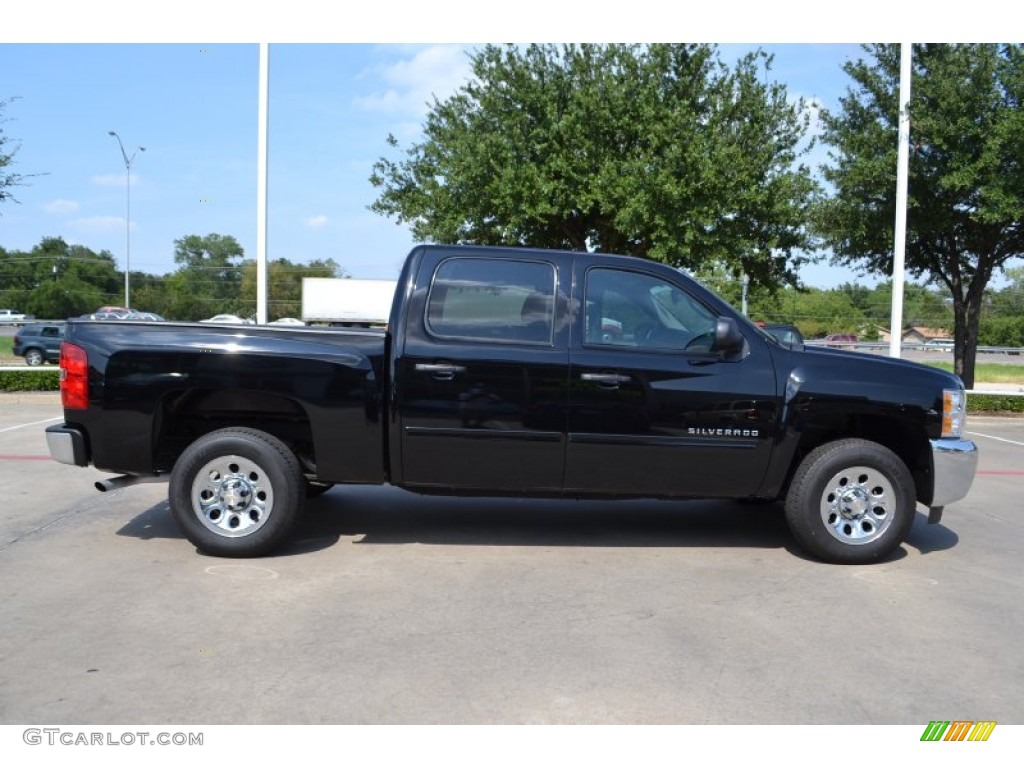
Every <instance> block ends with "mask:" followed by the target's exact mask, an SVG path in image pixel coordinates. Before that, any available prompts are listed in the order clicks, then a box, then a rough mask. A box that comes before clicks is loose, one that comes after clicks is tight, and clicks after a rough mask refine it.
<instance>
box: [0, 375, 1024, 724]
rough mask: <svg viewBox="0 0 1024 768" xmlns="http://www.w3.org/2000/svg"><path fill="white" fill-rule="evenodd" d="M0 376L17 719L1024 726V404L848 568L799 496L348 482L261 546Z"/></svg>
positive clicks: (3, 682) (11, 683)
mask: <svg viewBox="0 0 1024 768" xmlns="http://www.w3.org/2000/svg"><path fill="white" fill-rule="evenodd" d="M59 416H60V412H59V407H58V404H57V401H56V398H55V397H54V396H53V395H49V394H46V395H35V394H33V395H6V396H0V482H2V486H0V487H2V488H3V489H4V502H5V503H4V504H3V510H4V514H3V515H2V516H0V723H3V724H21V723H64V724H69V725H71V724H92V723H140V724H162V723H181V724H190V723H197V724H229V723H313V724H316V723H335V724H366V723H402V724H420V723H422V724H436V723H535V724H543V723H562V724H570V723H599V724H601V723H672V724H715V723H731V724H746V723H750V724H762V723H763V724H780V723H811V724H875V723H888V724H907V725H909V724H921V726H922V727H923V726H924V725H925V724H927V723H928V722H929V721H931V720H935V719H944V720H956V719H966V720H982V719H986V720H996V721H999V722H1000V723H1022V722H1024V686H1022V685H1021V684H1020V681H1021V680H1024V655H1022V654H1021V652H1020V638H1021V637H1022V634H1024V632H1022V630H1024V610H1022V601H1021V595H1022V594H1024V570H1022V569H1021V554H1022V548H1024V524H1022V520H1021V503H1020V497H1021V491H1022V484H1024V419H1001V418H974V419H971V420H970V421H969V423H968V430H969V432H970V433H971V434H972V437H973V439H975V440H976V441H977V442H978V443H979V445H980V447H981V450H982V453H981V464H980V473H979V475H978V477H977V480H976V482H975V487H974V488H973V489H972V492H971V494H970V495H969V496H968V498H967V499H966V500H964V501H962V502H960V503H957V504H954V505H951V506H950V507H948V508H947V510H946V515H945V518H944V519H943V522H942V524H941V525H938V526H928V525H927V524H926V522H925V517H924V515H923V514H919V515H918V519H917V521H916V522H915V524H914V527H913V529H912V531H911V534H910V537H909V541H908V542H907V544H906V546H904V547H903V548H902V550H901V551H900V553H899V554H898V555H897V556H896V557H894V558H893V559H892V560H890V561H888V562H885V563H882V564H879V565H875V566H870V567H861V566H857V567H841V566H834V565H824V564H821V563H818V562H816V561H813V560H810V559H808V558H806V557H805V556H804V555H803V554H802V553H801V552H799V551H798V550H797V549H796V548H795V545H794V544H793V543H792V541H791V539H790V536H789V534H788V532H787V530H786V526H785V523H784V521H783V519H782V516H781V513H780V511H779V509H778V508H777V507H769V508H756V507H750V506H745V505H738V504H734V503H726V502H688V503H666V502H643V503H637V502H622V503H593V502H577V501H565V502H550V501H540V502H537V501H527V500H522V499H509V500H504V501H479V500H464V499H461V500H449V499H430V498H418V497H415V496H412V495H410V494H407V493H404V492H401V491H398V490H395V489H391V488H369V489H366V488H364V489H359V488H345V489H338V488H336V489H334V490H332V491H331V492H329V493H327V494H326V495H324V496H323V497H322V498H320V499H318V500H316V501H314V502H312V503H311V504H310V505H309V508H308V514H307V516H306V518H305V519H304V521H303V523H302V525H301V529H300V531H299V534H298V537H297V540H296V541H295V543H294V544H293V545H292V546H290V547H289V548H288V549H287V550H286V551H284V552H282V553H281V554H279V555H277V556H274V557H268V558H264V559H260V560H251V561H232V560H223V559H218V558H212V557H207V556H203V555H200V554H198V553H197V552H196V551H195V549H194V548H193V547H192V546H191V545H190V544H189V543H188V542H187V541H186V540H185V539H184V538H182V537H181V535H180V534H179V533H178V531H177V529H176V528H175V526H174V523H173V521H172V520H171V519H170V516H169V512H168V509H167V504H166V501H165V493H166V487H165V486H164V485H140V486H135V487H132V488H128V489H124V490H121V491H116V492H112V493H107V494H100V493H97V492H96V491H95V490H93V488H92V483H93V482H94V481H95V480H96V479H97V478H98V477H100V476H101V475H100V474H99V473H97V472H95V471H94V470H91V469H80V468H76V467H68V466H63V465H60V464H56V463H54V462H52V461H50V460H49V459H48V458H47V456H46V447H45V440H44V437H43V428H44V427H45V425H46V424H47V423H52V422H54V421H57V420H58V419H59Z"/></svg>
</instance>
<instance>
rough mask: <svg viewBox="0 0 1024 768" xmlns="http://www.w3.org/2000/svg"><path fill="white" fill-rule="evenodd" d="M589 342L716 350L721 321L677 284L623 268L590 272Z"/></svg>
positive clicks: (593, 343) (587, 291) (680, 349)
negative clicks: (717, 323) (716, 331)
mask: <svg viewBox="0 0 1024 768" xmlns="http://www.w3.org/2000/svg"><path fill="white" fill-rule="evenodd" d="M585 320H586V330H585V333H584V343H585V344H587V345H588V346H589V345H602V346H606V345H610V346H616V347H630V348H639V349H655V350H672V351H682V350H684V349H685V350H689V351H691V352H710V351H712V350H713V348H714V338H715V327H716V317H715V315H714V314H713V313H711V312H710V311H708V309H707V308H706V307H704V306H703V305H701V304H699V303H698V302H697V301H695V300H694V299H693V298H692V297H691V296H690V295H689V294H687V293H685V292H684V291H682V290H680V289H679V288H677V287H676V286H674V285H672V284H671V283H668V282H665V281H664V280H662V279H660V278H657V277H652V276H650V275H645V274H641V273H639V272H630V271H628V270H622V269H605V268H595V269H592V270H590V271H589V272H588V273H587V284H586V316H585Z"/></svg>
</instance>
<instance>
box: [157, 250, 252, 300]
mask: <svg viewBox="0 0 1024 768" xmlns="http://www.w3.org/2000/svg"><path fill="white" fill-rule="evenodd" d="M244 256H245V251H244V249H243V248H242V246H241V245H240V244H239V242H238V241H237V240H236V239H235V238H234V237H232V236H231V235H219V234H216V233H211V234H208V235H205V236H202V237H201V236H199V235H188V236H186V237H183V238H180V239H178V240H175V241H174V262H175V263H176V264H178V265H179V267H178V270H177V271H176V272H175V273H174V274H172V275H170V276H168V277H167V278H166V280H165V283H166V288H167V304H166V306H165V310H166V314H167V316H169V317H173V318H175V319H178V320H201V319H203V318H206V317H210V316H211V315H215V314H219V313H231V314H240V315H242V316H243V317H248V316H249V315H252V314H253V313H254V312H255V311H256V307H255V303H249V302H245V301H243V300H242V297H241V286H242V259H243V257H244ZM153 311H156V310H155V309H154V310H153ZM161 314H164V313H161Z"/></svg>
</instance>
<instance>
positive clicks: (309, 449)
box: [153, 389, 316, 473]
mask: <svg viewBox="0 0 1024 768" xmlns="http://www.w3.org/2000/svg"><path fill="white" fill-rule="evenodd" d="M228 427H248V428H250V429H258V430H260V431H262V432H266V433H267V434H270V435H273V436H274V437H276V438H277V439H278V440H280V441H281V442H283V443H284V444H285V445H286V446H288V448H289V449H290V450H291V451H292V452H293V453H294V454H295V455H296V457H297V458H298V459H299V463H300V464H301V465H302V467H303V470H304V471H306V472H309V473H315V468H316V457H315V453H314V451H313V432H312V428H311V427H310V421H309V415H308V414H307V413H306V411H305V409H304V408H303V407H302V406H301V405H300V404H299V403H297V402H296V401H295V400H293V399H291V398H289V397H286V396H284V395H277V394H273V393H267V392H259V391H256V390H248V389H231V390H224V389H215V390H206V389H189V390H183V391H179V392H174V393H171V394H169V395H167V396H165V397H164V398H163V399H162V400H161V403H160V407H159V408H158V409H157V413H156V418H155V422H154V428H153V440H154V466H155V468H156V469H158V470H169V469H171V468H172V467H173V466H174V462H175V461H177V459H178V457H179V456H180V455H181V453H182V452H183V451H184V450H185V449H186V448H187V447H188V446H189V445H191V444H192V443H193V442H195V441H196V440H197V439H198V438H200V437H202V436H203V435H205V434H207V433H209V432H213V431H215V430H218V429H225V428H228Z"/></svg>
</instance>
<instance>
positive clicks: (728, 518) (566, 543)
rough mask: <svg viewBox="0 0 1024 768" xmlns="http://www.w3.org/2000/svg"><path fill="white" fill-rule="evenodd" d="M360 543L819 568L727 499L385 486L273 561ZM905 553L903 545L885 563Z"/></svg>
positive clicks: (335, 507) (159, 527)
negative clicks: (724, 550)
mask: <svg viewBox="0 0 1024 768" xmlns="http://www.w3.org/2000/svg"><path fill="white" fill-rule="evenodd" d="M117 533H118V535H120V536H129V537H134V538H138V539H141V540H147V539H158V538H159V539H182V540H184V536H183V535H182V534H181V532H180V531H179V530H178V526H177V524H176V523H175V522H174V519H173V518H172V516H171V512H170V507H169V505H168V503H167V502H166V501H162V502H160V503H159V504H155V505H154V506H152V507H150V508H149V509H147V510H146V511H145V512H143V513H141V514H139V515H138V516H136V517H135V518H134V519H132V520H131V521H130V522H128V523H127V524H126V525H124V526H123V527H122V528H121V529H120V530H118V532H117ZM342 538H350V539H352V541H353V543H355V544H358V545H395V544H434V545H445V546H500V547H698V548H699V547H730V548H732V547H738V548H750V549H785V550H787V551H789V552H790V553H791V554H793V555H794V556H796V557H800V558H802V559H806V560H808V561H811V562H817V561H816V560H814V558H812V557H810V556H808V555H806V554H805V553H804V552H803V551H802V550H801V549H799V548H798V547H797V546H796V544H795V543H794V542H793V538H792V536H791V534H790V532H789V529H788V527H787V525H786V521H785V516H784V514H783V510H782V505H781V504H780V503H775V504H741V503H737V502H735V501H719V500H695V501H652V500H622V501H605V500H591V499H525V498H462V497H448V496H423V495H419V494H414V493H410V492H407V491H403V490H400V489H398V488H392V487H376V486H374V487H370V486H366V487H363V486H349V487H342V488H334V489H332V490H330V491H328V492H327V493H325V494H323V495H322V496H320V497H319V498H316V499H311V500H309V501H307V503H306V512H305V514H304V515H303V517H302V519H301V520H300V521H299V523H298V525H297V526H296V529H295V531H294V533H293V536H292V541H291V542H290V543H288V544H286V545H285V546H284V547H282V548H281V549H280V550H277V551H276V552H274V553H273V555H274V556H275V557H282V556H290V555H300V554H304V553H307V552H314V551H318V550H322V549H328V548H330V547H331V546H333V545H335V544H336V543H337V542H338V541H339V540H340V539H342ZM958 541H959V539H958V537H957V536H956V534H955V533H953V532H952V531H950V530H949V529H948V528H945V527H944V526H942V525H937V526H930V525H927V523H926V517H925V515H922V514H918V515H917V519H916V520H915V521H914V526H913V528H912V529H911V532H910V535H909V536H908V538H907V541H906V545H909V546H911V547H913V548H914V549H916V550H918V551H919V552H921V554H928V553H930V552H936V551H941V550H946V549H950V548H951V547H953V546H955V545H956V544H957V542H958ZM906 554H907V552H906V550H905V548H901V549H900V550H899V551H898V552H897V553H895V554H894V555H893V556H892V557H891V558H889V561H890V562H891V561H893V560H898V559H901V558H902V557H905V556H906Z"/></svg>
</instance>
